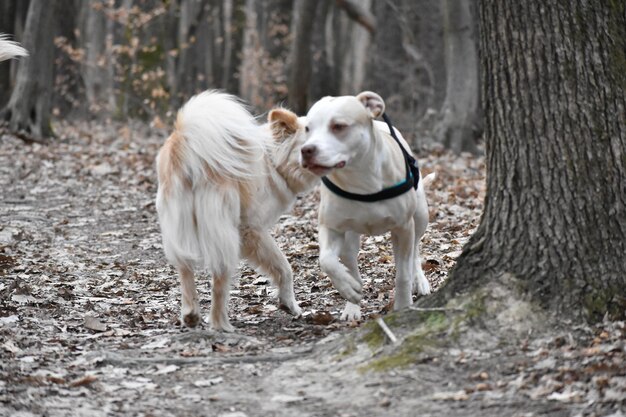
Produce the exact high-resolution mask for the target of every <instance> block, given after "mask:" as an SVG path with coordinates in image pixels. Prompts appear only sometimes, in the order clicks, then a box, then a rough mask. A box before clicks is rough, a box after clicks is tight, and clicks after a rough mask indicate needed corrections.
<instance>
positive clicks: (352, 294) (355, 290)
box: [331, 277, 363, 304]
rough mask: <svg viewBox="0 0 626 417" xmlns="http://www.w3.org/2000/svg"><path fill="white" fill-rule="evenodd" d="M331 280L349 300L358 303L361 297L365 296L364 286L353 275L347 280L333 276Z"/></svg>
mask: <svg viewBox="0 0 626 417" xmlns="http://www.w3.org/2000/svg"><path fill="white" fill-rule="evenodd" d="M331 281H332V282H333V286H334V287H335V289H336V290H337V291H339V294H341V296H342V297H343V298H345V299H346V300H348V301H349V302H351V303H353V304H358V303H359V301H361V298H363V294H362V291H363V286H362V285H361V283H360V282H359V281H357V280H356V279H354V278H353V277H350V279H348V280H346V281H344V280H342V279H338V278H333V277H331Z"/></svg>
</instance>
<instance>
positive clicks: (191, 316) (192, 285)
mask: <svg viewBox="0 0 626 417" xmlns="http://www.w3.org/2000/svg"><path fill="white" fill-rule="evenodd" d="M178 274H179V276H180V291H181V293H182V305H181V308H180V314H181V321H182V322H183V323H184V324H185V326H187V327H196V326H197V325H198V323H200V321H201V319H200V307H199V306H198V290H196V282H195V279H194V276H193V268H191V267H189V266H186V265H183V266H179V267H178Z"/></svg>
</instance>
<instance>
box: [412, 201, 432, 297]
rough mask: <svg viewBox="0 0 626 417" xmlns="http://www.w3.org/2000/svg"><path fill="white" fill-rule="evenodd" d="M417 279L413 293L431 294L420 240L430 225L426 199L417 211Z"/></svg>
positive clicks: (415, 219)
mask: <svg viewBox="0 0 626 417" xmlns="http://www.w3.org/2000/svg"><path fill="white" fill-rule="evenodd" d="M414 221H415V271H416V274H415V280H414V282H413V291H412V292H413V294H415V293H418V292H419V293H420V294H422V295H427V294H430V283H429V282H428V279H426V275H424V271H423V270H422V259H421V257H420V241H421V240H422V236H423V235H424V232H426V227H428V206H427V205H426V200H425V199H424V201H423V203H422V204H418V210H417V211H416V212H415V217H414Z"/></svg>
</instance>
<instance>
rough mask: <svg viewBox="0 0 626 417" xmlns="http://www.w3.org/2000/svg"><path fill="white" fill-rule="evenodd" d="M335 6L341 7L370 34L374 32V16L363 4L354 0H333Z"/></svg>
mask: <svg viewBox="0 0 626 417" xmlns="http://www.w3.org/2000/svg"><path fill="white" fill-rule="evenodd" d="M335 1H336V3H337V6H338V7H339V8H341V9H343V10H344V11H345V12H346V14H347V15H348V17H349V18H350V19H352V20H354V21H355V22H357V23H358V24H360V25H361V26H363V27H364V28H365V29H367V30H368V32H369V33H371V34H372V35H373V34H374V33H376V18H375V17H374V15H373V14H372V13H371V12H370V11H369V10H367V9H366V8H365V7H363V5H362V4H361V3H360V2H358V1H355V0H335Z"/></svg>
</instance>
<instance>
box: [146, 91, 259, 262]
mask: <svg viewBox="0 0 626 417" xmlns="http://www.w3.org/2000/svg"><path fill="white" fill-rule="evenodd" d="M262 129H264V128H263V127H261V126H259V125H258V124H257V123H256V121H255V119H254V117H253V116H252V115H251V114H250V113H249V112H248V111H247V110H246V109H245V108H244V107H243V106H242V105H241V104H240V103H239V102H238V101H237V99H236V98H235V97H233V96H230V95H227V94H223V93H218V92H205V93H202V94H199V95H197V96H195V97H193V98H192V99H191V100H189V102H187V104H185V105H184V106H183V108H182V109H181V110H180V111H179V112H178V117H177V120H176V125H175V129H174V132H173V133H172V135H171V136H170V137H169V138H168V139H167V141H166V142H165V144H164V145H163V148H162V149H161V151H160V152H159V155H158V157H157V171H158V174H159V189H158V193H157V211H158V214H159V221H160V224H161V233H162V235H163V246H164V250H165V255H166V256H167V259H168V260H169V261H170V262H171V263H172V264H174V265H175V266H179V267H180V266H186V267H193V266H200V267H205V268H210V269H211V270H212V271H213V272H220V273H226V272H228V271H229V268H233V267H234V266H235V265H236V262H237V259H238V256H239V230H238V227H239V219H240V210H241V205H242V203H244V204H245V203H246V199H250V198H251V190H252V187H253V186H254V182H255V180H256V178H258V176H260V175H262V169H263V158H264V152H265V147H266V146H267V144H266V143H265V141H266V139H265V138H266V136H267V134H264V131H263V130H262Z"/></svg>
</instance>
